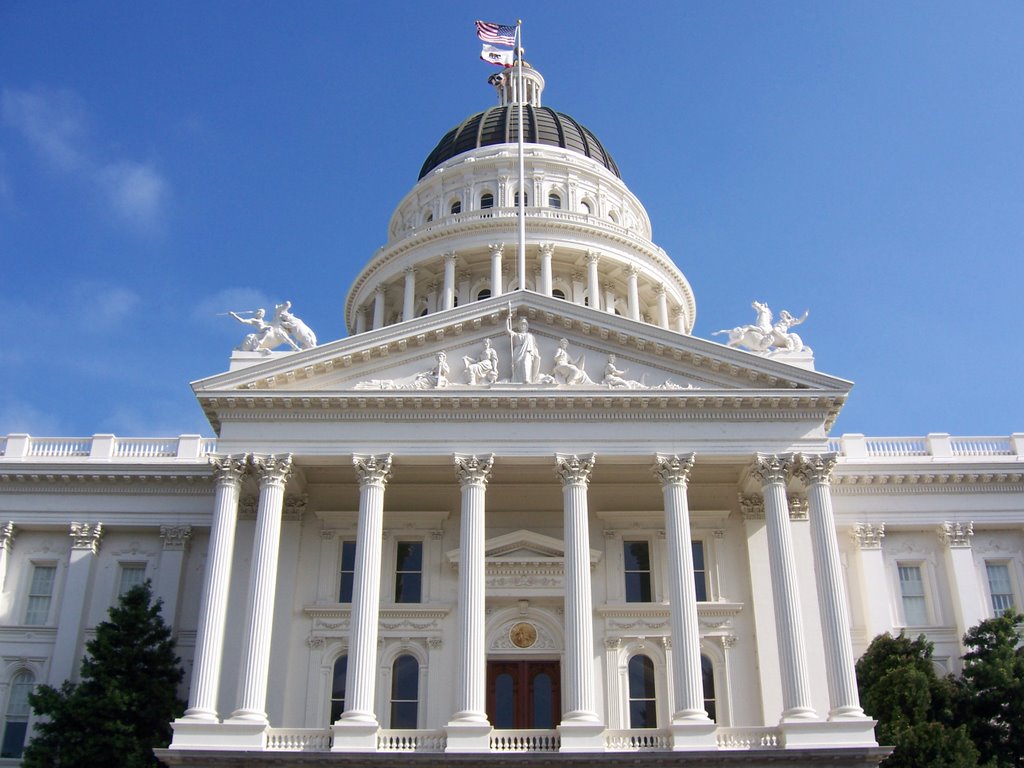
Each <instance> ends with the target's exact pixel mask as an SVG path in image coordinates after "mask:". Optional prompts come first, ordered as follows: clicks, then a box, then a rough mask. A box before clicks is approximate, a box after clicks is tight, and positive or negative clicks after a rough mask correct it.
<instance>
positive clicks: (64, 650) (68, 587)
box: [50, 523, 103, 688]
mask: <svg viewBox="0 0 1024 768" xmlns="http://www.w3.org/2000/svg"><path fill="white" fill-rule="evenodd" d="M68 535H69V536H71V553H70V555H69V556H68V567H67V571H66V572H65V574H64V589H63V591H62V594H61V603H60V617H59V619H58V620H57V621H58V623H57V638H56V640H55V641H54V644H53V660H52V663H51V664H50V685H53V686H55V687H58V688H59V687H60V684H61V683H62V682H64V681H65V680H68V679H70V678H71V673H72V671H73V670H74V664H75V661H76V660H77V659H79V658H80V657H81V655H82V654H81V649H80V648H79V646H80V645H81V640H82V622H83V619H84V616H85V611H86V610H87V608H88V602H89V601H88V597H89V593H90V590H91V588H92V576H93V570H94V565H95V563H96V555H97V554H98V553H99V551H100V539H101V538H103V523H71V527H70V530H69V531H68Z"/></svg>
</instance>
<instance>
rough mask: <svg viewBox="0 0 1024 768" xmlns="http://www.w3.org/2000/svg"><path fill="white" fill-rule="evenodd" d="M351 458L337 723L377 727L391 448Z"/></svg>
mask: <svg viewBox="0 0 1024 768" xmlns="http://www.w3.org/2000/svg"><path fill="white" fill-rule="evenodd" d="M352 464H353V466H354V467H355V470H356V475H357V477H358V478H359V523H358V529H357V531H356V562H355V580H354V583H353V585H352V623H351V630H350V632H351V636H350V637H349V653H348V681H347V683H346V685H345V694H346V700H345V711H344V712H343V713H342V715H341V720H340V721H339V725H344V724H347V723H352V724H353V725H355V726H366V727H367V728H372V729H373V730H376V728H377V716H376V714H374V711H373V696H374V689H375V683H376V681H377V670H376V665H377V621H378V616H379V614H380V558H381V538H382V536H383V533H384V486H385V485H386V484H387V481H388V480H389V479H390V478H391V454H390V453H389V454H385V455H383V456H353V457H352ZM336 741H337V740H336Z"/></svg>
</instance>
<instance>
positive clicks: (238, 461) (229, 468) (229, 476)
mask: <svg viewBox="0 0 1024 768" xmlns="http://www.w3.org/2000/svg"><path fill="white" fill-rule="evenodd" d="M248 463H249V454H247V453H238V454H232V455H224V456H211V457H210V466H211V467H212V468H213V478H214V480H215V481H216V482H218V483H228V484H230V485H235V484H237V483H240V482H241V481H242V476H243V475H244V474H245V467H246V465H247V464H248Z"/></svg>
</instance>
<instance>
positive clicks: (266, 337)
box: [228, 301, 316, 354]
mask: <svg viewBox="0 0 1024 768" xmlns="http://www.w3.org/2000/svg"><path fill="white" fill-rule="evenodd" d="M291 307H292V303H291V302H290V301H286V302H284V304H278V305H277V306H275V307H274V318H273V319H272V320H271V321H270V322H269V323H268V322H267V321H266V316H267V313H266V310H263V309H257V310H256V311H255V312H252V313H251V314H252V317H242V315H241V314H239V313H238V312H228V314H229V315H231V316H232V317H233V318H235V320H237V321H238V322H240V323H244V324H245V325H251V326H252V327H253V328H255V329H256V330H255V332H253V333H250V334H247V335H246V337H245V338H244V339H243V340H242V343H241V344H239V345H238V346H237V347H235V349H236V350H237V351H239V352H260V353H262V354H268V353H269V352H270V351H271V350H273V349H275V348H277V347H279V346H281V345H282V344H287V345H288V346H290V347H291V348H292V349H293V350H295V351H299V350H300V349H311V348H312V347H315V346H316V336H315V335H314V333H313V331H311V330H310V329H309V326H307V325H306V324H305V323H304V322H302V321H301V320H299V318H297V317H295V315H293V314H291ZM244 314H249V312H245V313H244ZM292 334H295V338H296V339H298V340H299V343H298V344H296V343H295V340H293V339H292Z"/></svg>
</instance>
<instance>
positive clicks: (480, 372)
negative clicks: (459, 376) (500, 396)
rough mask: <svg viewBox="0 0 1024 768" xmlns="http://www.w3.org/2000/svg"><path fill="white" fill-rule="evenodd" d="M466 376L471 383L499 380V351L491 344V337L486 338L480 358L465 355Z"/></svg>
mask: <svg viewBox="0 0 1024 768" xmlns="http://www.w3.org/2000/svg"><path fill="white" fill-rule="evenodd" d="M462 362H463V363H465V365H466V378H467V379H469V383H470V384H471V385H477V384H493V383H494V382H496V381H497V380H498V353H497V352H496V351H495V350H494V347H492V346H491V340H490V339H484V353H483V355H481V356H480V359H479V360H474V359H473V358H471V357H463V358H462Z"/></svg>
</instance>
